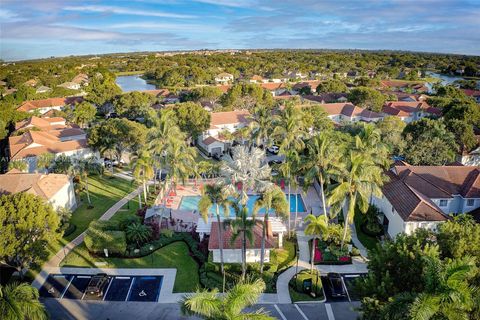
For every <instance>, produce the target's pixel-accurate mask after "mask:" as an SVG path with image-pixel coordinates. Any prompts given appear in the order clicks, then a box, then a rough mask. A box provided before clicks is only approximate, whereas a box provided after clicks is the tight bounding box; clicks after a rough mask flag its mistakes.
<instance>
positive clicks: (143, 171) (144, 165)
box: [132, 151, 154, 204]
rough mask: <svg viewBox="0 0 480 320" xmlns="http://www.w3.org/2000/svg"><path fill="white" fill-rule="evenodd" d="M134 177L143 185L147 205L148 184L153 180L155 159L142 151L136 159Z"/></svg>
mask: <svg viewBox="0 0 480 320" xmlns="http://www.w3.org/2000/svg"><path fill="white" fill-rule="evenodd" d="M132 174H133V177H134V178H135V180H136V181H137V182H138V183H141V184H142V185H143V198H144V200H145V204H146V203H147V183H148V181H150V179H152V178H153V175H154V172H153V159H152V157H150V154H149V152H147V151H142V152H140V155H139V156H138V157H136V158H135V160H134V163H133V171H132Z"/></svg>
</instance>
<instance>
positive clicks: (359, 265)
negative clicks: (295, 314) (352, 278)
mask: <svg viewBox="0 0 480 320" xmlns="http://www.w3.org/2000/svg"><path fill="white" fill-rule="evenodd" d="M354 227H355V226H354ZM312 238H313V237H312V236H307V235H305V233H304V232H303V231H297V244H298V250H299V254H298V256H299V259H298V269H297V266H293V267H290V268H289V269H287V270H286V271H284V272H283V273H282V274H280V276H279V277H278V279H277V296H278V303H292V300H291V298H290V293H289V291H288V283H289V282H290V279H292V278H293V277H294V276H295V273H296V271H298V272H300V271H301V270H304V269H310V267H311V265H310V263H309V261H310V254H311V252H309V251H310V250H309V245H308V241H309V240H311V239H312ZM352 241H353V243H354V244H355V246H357V243H356V242H358V243H360V241H359V240H358V238H357V234H356V232H355V231H353V230H352ZM360 245H361V243H360ZM357 248H359V250H360V253H361V254H362V255H363V253H365V254H366V252H367V251H366V249H365V247H363V245H361V248H360V246H357ZM315 268H316V269H317V270H318V271H319V272H320V273H321V274H326V273H329V272H338V273H366V272H368V270H367V265H366V263H365V262H364V260H363V258H362V259H353V261H352V264H346V265H315Z"/></svg>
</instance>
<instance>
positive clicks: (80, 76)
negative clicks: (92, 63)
mask: <svg viewBox="0 0 480 320" xmlns="http://www.w3.org/2000/svg"><path fill="white" fill-rule="evenodd" d="M72 82H73V83H77V84H82V83H84V82H88V76H87V75H86V74H85V73H79V74H77V75H76V76H75V77H74V78H73V79H72Z"/></svg>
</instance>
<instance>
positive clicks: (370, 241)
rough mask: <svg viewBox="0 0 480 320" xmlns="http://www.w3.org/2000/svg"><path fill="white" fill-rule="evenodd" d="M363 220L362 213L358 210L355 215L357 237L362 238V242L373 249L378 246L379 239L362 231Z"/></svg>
mask: <svg viewBox="0 0 480 320" xmlns="http://www.w3.org/2000/svg"><path fill="white" fill-rule="evenodd" d="M362 221H363V216H362V213H361V212H356V213H355V217H354V222H355V229H356V230H357V238H358V240H360V242H361V243H362V244H363V246H364V247H365V248H367V249H370V250H372V249H374V248H375V247H376V246H377V243H378V239H377V238H375V237H372V236H370V235H368V234H365V233H364V232H363V231H362V228H361V224H362Z"/></svg>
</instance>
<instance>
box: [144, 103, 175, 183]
mask: <svg viewBox="0 0 480 320" xmlns="http://www.w3.org/2000/svg"><path fill="white" fill-rule="evenodd" d="M173 118H174V112H173V110H163V111H162V112H161V113H160V114H159V116H158V117H157V118H154V125H153V127H152V129H151V130H150V132H149V133H148V140H147V141H149V143H148V146H147V150H148V151H150V153H151V154H152V156H153V157H154V160H155V161H154V163H155V180H154V181H155V183H156V177H157V176H161V173H162V165H163V163H164V159H165V156H166V155H167V150H168V149H169V147H170V145H171V144H172V142H173V141H175V140H184V136H183V133H182V132H181V131H180V128H179V127H178V126H177V125H176V124H175V122H173V121H172V119H173Z"/></svg>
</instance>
